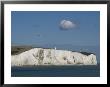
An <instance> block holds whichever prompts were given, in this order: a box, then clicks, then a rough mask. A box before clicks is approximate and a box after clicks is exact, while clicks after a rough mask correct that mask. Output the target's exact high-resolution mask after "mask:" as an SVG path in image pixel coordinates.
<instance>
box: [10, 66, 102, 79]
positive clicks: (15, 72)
mask: <svg viewBox="0 0 110 87" xmlns="http://www.w3.org/2000/svg"><path fill="white" fill-rule="evenodd" d="M11 76H12V77H100V64H98V65H66V66H53V65H46V66H41V65H39V66H23V67H11Z"/></svg>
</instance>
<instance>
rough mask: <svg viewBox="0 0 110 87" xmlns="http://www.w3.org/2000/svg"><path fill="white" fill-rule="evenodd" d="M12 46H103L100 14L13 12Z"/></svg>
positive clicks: (81, 12) (95, 12) (93, 12)
mask: <svg viewBox="0 0 110 87" xmlns="http://www.w3.org/2000/svg"><path fill="white" fill-rule="evenodd" d="M11 42H12V44H25V45H26V44H27V45H32V44H34V45H35V44H42V45H43V44H71V45H77V46H79V45H80V46H99V45H100V12H99V11H50V12H49V11H12V12H11Z"/></svg>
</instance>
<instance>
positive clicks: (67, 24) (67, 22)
mask: <svg viewBox="0 0 110 87" xmlns="http://www.w3.org/2000/svg"><path fill="white" fill-rule="evenodd" d="M75 26H76V25H75V23H73V22H72V21H70V20H62V21H61V22H60V28H61V29H64V30H68V29H73V28H74V27H75Z"/></svg>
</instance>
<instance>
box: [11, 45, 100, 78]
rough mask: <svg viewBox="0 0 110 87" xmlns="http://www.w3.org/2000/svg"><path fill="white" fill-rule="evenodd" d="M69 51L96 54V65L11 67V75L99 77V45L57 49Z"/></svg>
mask: <svg viewBox="0 0 110 87" xmlns="http://www.w3.org/2000/svg"><path fill="white" fill-rule="evenodd" d="M67 48H68V50H71V51H85V52H91V53H94V54H96V58H97V62H98V64H97V65H63V66H61V65H57V66H55V65H46V66H43V65H39V66H22V67H11V76H12V77H100V47H99V46H83V47H82V46H73V47H70V48H69V47H68V46H67V47H66V46H65V48H64V47H61V46H59V47H58V46H57V49H67Z"/></svg>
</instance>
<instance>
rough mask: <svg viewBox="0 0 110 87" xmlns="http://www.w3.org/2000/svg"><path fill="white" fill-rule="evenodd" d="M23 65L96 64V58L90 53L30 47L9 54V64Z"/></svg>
mask: <svg viewBox="0 0 110 87" xmlns="http://www.w3.org/2000/svg"><path fill="white" fill-rule="evenodd" d="M24 65H97V60H96V55H95V54H92V53H90V54H88V53H81V52H72V51H67V50H56V49H44V48H32V49H30V50H28V51H25V52H22V53H20V54H15V55H12V56H11V66H24Z"/></svg>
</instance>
